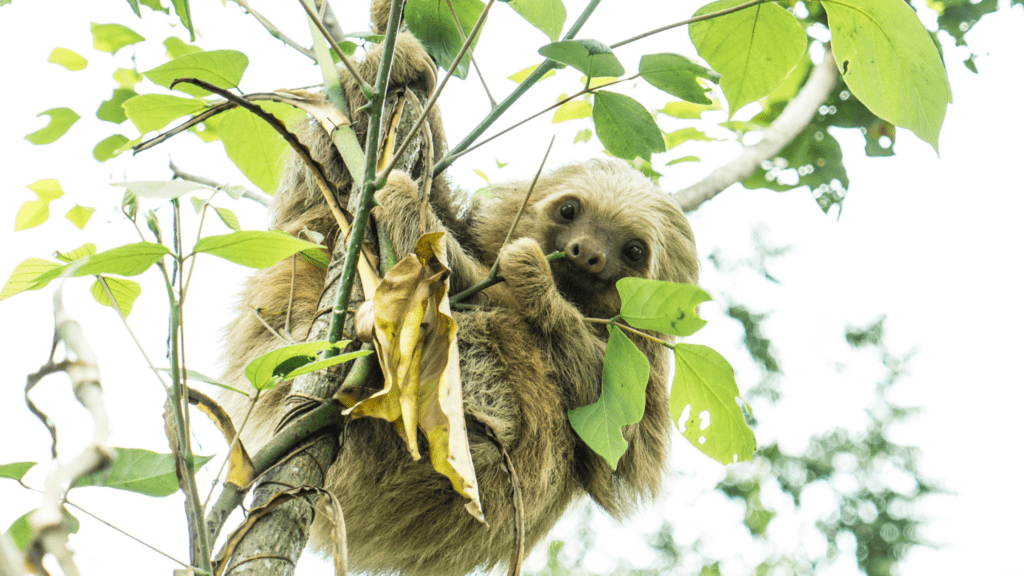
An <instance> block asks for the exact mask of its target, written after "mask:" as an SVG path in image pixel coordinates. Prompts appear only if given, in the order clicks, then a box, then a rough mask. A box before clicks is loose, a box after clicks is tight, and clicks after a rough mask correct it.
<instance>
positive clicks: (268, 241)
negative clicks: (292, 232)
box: [195, 230, 322, 268]
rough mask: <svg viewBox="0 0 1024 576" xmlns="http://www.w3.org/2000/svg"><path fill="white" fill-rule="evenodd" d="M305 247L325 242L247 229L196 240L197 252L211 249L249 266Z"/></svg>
mask: <svg viewBox="0 0 1024 576" xmlns="http://www.w3.org/2000/svg"><path fill="white" fill-rule="evenodd" d="M303 250H322V248H321V246H319V245H317V244H313V243H312V242H306V241H305V240H299V239H298V238H296V237H294V236H289V235H287V234H285V233H283V232H277V231H270V232H261V231H258V230H243V231H242V232H232V233H231V234H223V235H220V236H207V237H205V238H200V239H199V242H196V247H195V251H196V253H203V252H205V253H207V254H213V255H214V256H219V257H221V258H223V259H225V260H228V261H231V262H234V263H235V264H241V265H242V266H249V267H250V268H266V267H268V266H273V265H274V264H277V263H278V262H280V261H281V260H283V259H285V258H287V257H289V256H292V255H294V254H297V253H299V252H302V251H303Z"/></svg>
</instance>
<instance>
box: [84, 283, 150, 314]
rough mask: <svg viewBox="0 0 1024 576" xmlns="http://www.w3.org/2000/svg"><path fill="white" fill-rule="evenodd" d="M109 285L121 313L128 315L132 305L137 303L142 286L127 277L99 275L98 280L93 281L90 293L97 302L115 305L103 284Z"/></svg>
mask: <svg viewBox="0 0 1024 576" xmlns="http://www.w3.org/2000/svg"><path fill="white" fill-rule="evenodd" d="M104 283H105V284H106V285H107V288H108V289H110V294H111V295H113V296H114V302H116V303H117V307H118V308H120V309H121V313H122V314H124V315H125V317H127V316H128V315H129V314H131V313H132V306H133V305H134V304H135V299H136V298H138V297H139V295H140V294H142V286H140V285H139V283H138V282H135V281H134V280H128V279H127V278H114V277H112V276H97V278H96V281H95V282H93V283H92V287H90V288H89V293H90V294H92V297H93V298H95V299H96V301H97V302H99V303H100V304H102V305H104V306H109V307H111V308H113V307H114V305H113V303H112V302H111V301H110V296H108V295H107V291H106V290H105V289H104V288H103V284H104Z"/></svg>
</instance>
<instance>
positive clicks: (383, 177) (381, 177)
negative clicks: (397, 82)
mask: <svg viewBox="0 0 1024 576" xmlns="http://www.w3.org/2000/svg"><path fill="white" fill-rule="evenodd" d="M491 6H494V0H490V1H489V2H487V6H485V7H484V11H483V12H481V13H480V17H479V18H477V20H476V25H474V26H473V30H472V31H470V33H469V38H468V39H466V41H465V42H463V43H462V49H461V50H459V53H458V54H457V55H456V56H455V61H454V62H452V65H451V66H449V67H448V72H447V73H446V74H445V75H444V79H442V80H441V83H440V84H438V85H437V88H436V89H435V90H434V93H433V94H431V96H430V99H429V100H427V103H426V105H425V106H423V113H421V114H420V116H419V118H417V119H416V123H415V124H414V125H413V127H412V130H410V131H409V134H408V135H407V136H406V137H405V141H404V142H402V145H401V147H399V148H398V150H397V151H395V155H394V156H393V157H392V158H391V162H389V163H388V165H387V167H386V168H384V170H383V171H382V172H381V173H380V174H378V175H377V181H376V183H375V184H376V187H377V189H378V190H379V189H381V188H383V187H384V184H385V183H386V182H387V179H388V174H390V173H391V171H392V170H393V169H394V168H395V163H396V162H398V159H399V158H401V157H402V155H403V154H405V149H406V148H408V147H409V144H410V143H411V142H412V141H413V140H414V139H415V138H416V136H417V134H418V133H419V130H420V127H421V126H423V122H424V121H425V120H426V119H427V115H428V114H430V110H431V109H432V108H433V107H434V104H435V103H436V102H437V99H438V98H439V97H440V96H441V92H442V91H443V90H444V87H445V85H446V84H447V83H448V80H449V79H451V77H452V75H453V74H454V73H455V69H456V68H458V66H459V62H460V61H461V60H462V57H463V56H464V55H465V54H466V51H468V50H469V45H470V44H471V43H472V42H473V39H474V38H476V36H477V34H479V33H480V28H481V27H482V26H483V25H484V20H486V19H487V13H488V12H489V11H490V10H491ZM434 175H435V176H436V175H437V171H436V170H435V171H434Z"/></svg>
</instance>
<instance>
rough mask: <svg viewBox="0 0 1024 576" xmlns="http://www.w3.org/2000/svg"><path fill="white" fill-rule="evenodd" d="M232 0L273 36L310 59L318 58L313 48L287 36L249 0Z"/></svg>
mask: <svg viewBox="0 0 1024 576" xmlns="http://www.w3.org/2000/svg"><path fill="white" fill-rule="evenodd" d="M231 1H232V2H234V3H235V4H238V5H239V6H241V7H242V9H243V10H245V11H246V12H248V13H249V14H251V15H252V17H253V18H255V19H256V21H257V22H259V23H260V24H262V25H263V27H264V28H266V29H267V32H270V35H271V36H273V37H274V38H277V39H278V40H280V41H281V42H284V43H285V44H287V45H288V46H291V47H292V48H294V49H295V50H297V51H298V52H299V54H302V55H303V56H306V57H307V58H309V59H310V60H316V55H315V54H313V51H312V50H310V49H308V48H306V47H304V46H302V45H301V44H299V43H298V42H296V41H294V40H292V39H291V38H289V37H288V36H285V34H284V32H281V30H279V29H278V27H277V26H274V24H273V23H272V22H271V21H270V20H267V19H266V18H265V17H264V16H263V15H262V14H260V13H259V12H257V11H255V10H253V9H252V7H251V6H249V2H247V1H246V0H231Z"/></svg>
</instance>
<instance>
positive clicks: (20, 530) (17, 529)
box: [4, 509, 81, 551]
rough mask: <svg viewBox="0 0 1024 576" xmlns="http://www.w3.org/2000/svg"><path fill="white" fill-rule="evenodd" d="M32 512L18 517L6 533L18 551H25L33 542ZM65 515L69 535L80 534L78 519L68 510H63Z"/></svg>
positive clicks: (65, 524) (65, 525)
mask: <svg viewBox="0 0 1024 576" xmlns="http://www.w3.org/2000/svg"><path fill="white" fill-rule="evenodd" d="M32 512H35V511H34V510H33V511H31V512H26V513H24V514H22V515H21V516H19V517H18V519H17V520H15V521H14V522H13V523H12V524H11V526H10V527H9V528H8V529H7V531H6V532H4V536H6V537H8V538H10V539H11V544H13V545H14V547H15V548H16V549H17V550H21V551H24V550H25V549H26V548H28V545H29V543H30V542H31V541H32V527H31V526H30V525H29V521H28V519H29V516H31V515H32ZM61 512H63V513H64V527H65V528H66V529H67V531H68V533H69V534H78V529H79V528H80V527H81V526H80V525H79V523H78V518H75V517H74V516H72V515H71V514H70V513H69V512H68V511H67V510H63V509H62V510H61Z"/></svg>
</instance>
